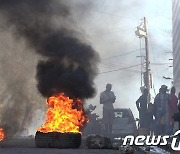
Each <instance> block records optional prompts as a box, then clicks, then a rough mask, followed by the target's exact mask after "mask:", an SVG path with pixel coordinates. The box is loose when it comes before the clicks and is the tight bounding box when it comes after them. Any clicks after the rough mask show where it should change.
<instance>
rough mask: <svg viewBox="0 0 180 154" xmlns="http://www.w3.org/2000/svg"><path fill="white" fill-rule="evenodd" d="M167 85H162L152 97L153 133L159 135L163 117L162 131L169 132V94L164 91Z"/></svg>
mask: <svg viewBox="0 0 180 154" xmlns="http://www.w3.org/2000/svg"><path fill="white" fill-rule="evenodd" d="M166 91H167V86H166V85H162V86H161V88H160V90H159V93H158V94H157V95H156V97H155V99H154V109H155V135H161V134H162V132H160V128H161V121H162V119H164V125H165V128H164V133H165V134H169V96H168V94H167V93H166Z"/></svg>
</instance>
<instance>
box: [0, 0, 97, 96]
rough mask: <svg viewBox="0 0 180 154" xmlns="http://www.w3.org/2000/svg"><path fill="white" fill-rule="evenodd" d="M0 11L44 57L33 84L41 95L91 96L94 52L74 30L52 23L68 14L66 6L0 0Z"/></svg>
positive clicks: (30, 0) (46, 1) (40, 0)
mask: <svg viewBox="0 0 180 154" xmlns="http://www.w3.org/2000/svg"><path fill="white" fill-rule="evenodd" d="M0 11H1V14H2V15H4V17H5V18H6V23H7V24H8V26H11V27H13V29H14V32H15V34H16V35H17V36H20V37H23V38H24V39H25V40H26V41H27V43H28V45H29V46H30V47H32V48H33V49H34V51H35V52H37V53H39V54H40V55H42V56H44V57H47V58H46V60H44V61H40V62H39V63H38V66H37V80H38V85H37V87H38V90H39V91H40V93H41V94H42V95H43V96H45V97H48V96H50V95H52V94H54V93H59V92H64V93H65V94H66V95H68V96H71V97H79V98H89V97H92V96H93V94H94V93H95V88H94V85H93V79H94V77H95V74H96V71H97V70H96V67H94V66H95V65H96V63H97V62H98V55H97V53H96V52H95V51H94V50H93V49H92V47H91V46H89V45H87V44H86V43H85V42H83V41H81V40H80V39H79V38H78V37H76V36H75V32H73V31H71V30H69V29H67V28H65V27H61V28H59V29H57V28H54V26H53V18H54V17H56V16H60V17H62V19H63V18H66V17H67V16H68V15H70V11H69V9H68V7H67V6H66V5H64V4H62V3H61V1H56V0H52V1H49V0H38V1H37V0H16V1H14V0H0ZM62 21H63V20H62Z"/></svg>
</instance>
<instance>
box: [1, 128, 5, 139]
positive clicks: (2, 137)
mask: <svg viewBox="0 0 180 154" xmlns="http://www.w3.org/2000/svg"><path fill="white" fill-rule="evenodd" d="M4 136H5V135H4V130H3V129H2V128H0V141H2V140H3V139H4Z"/></svg>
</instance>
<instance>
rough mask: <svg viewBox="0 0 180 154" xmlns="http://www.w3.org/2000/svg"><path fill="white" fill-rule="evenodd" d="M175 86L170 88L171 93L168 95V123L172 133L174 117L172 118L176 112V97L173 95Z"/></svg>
mask: <svg viewBox="0 0 180 154" xmlns="http://www.w3.org/2000/svg"><path fill="white" fill-rule="evenodd" d="M175 93H176V88H175V87H172V88H171V93H170V95H169V124H170V134H173V128H174V119H173V118H172V117H173V115H174V114H175V113H177V112H178V98H177V96H176V95H175Z"/></svg>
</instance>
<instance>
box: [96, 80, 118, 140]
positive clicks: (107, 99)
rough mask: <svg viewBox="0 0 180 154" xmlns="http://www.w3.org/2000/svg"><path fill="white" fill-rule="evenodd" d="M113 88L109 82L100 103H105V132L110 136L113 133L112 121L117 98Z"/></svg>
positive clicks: (101, 95)
mask: <svg viewBox="0 0 180 154" xmlns="http://www.w3.org/2000/svg"><path fill="white" fill-rule="evenodd" d="M111 89H112V85H111V84H109V83H108V84H107V85H106V90H105V91H103V92H102V93H101V94H100V104H103V121H104V124H105V132H106V134H107V135H108V136H109V137H110V136H111V133H112V122H113V118H114V107H113V103H114V102H115V100H116V96H115V95H114V92H113V91H111Z"/></svg>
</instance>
